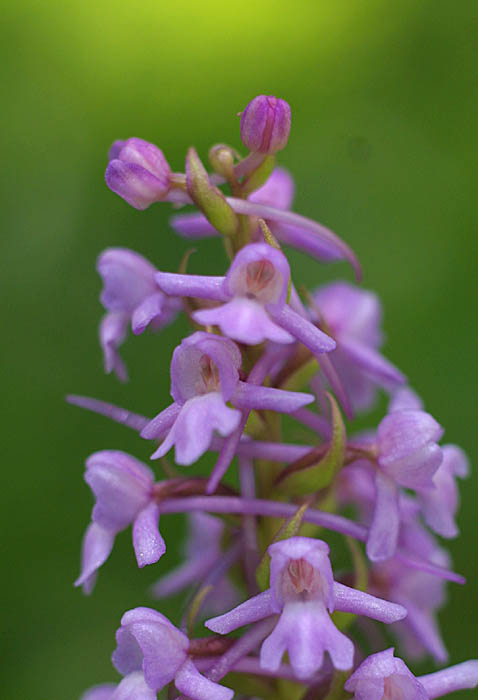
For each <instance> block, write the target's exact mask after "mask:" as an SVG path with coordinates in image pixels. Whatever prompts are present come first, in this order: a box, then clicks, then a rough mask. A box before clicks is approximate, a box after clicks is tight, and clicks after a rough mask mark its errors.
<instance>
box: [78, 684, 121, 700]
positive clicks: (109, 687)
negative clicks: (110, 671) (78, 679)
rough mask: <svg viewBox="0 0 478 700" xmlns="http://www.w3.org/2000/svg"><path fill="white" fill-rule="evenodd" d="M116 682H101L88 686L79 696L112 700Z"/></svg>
mask: <svg viewBox="0 0 478 700" xmlns="http://www.w3.org/2000/svg"><path fill="white" fill-rule="evenodd" d="M116 688H117V686H116V683H102V684H101V685H95V686H94V688H90V689H89V690H87V691H86V692H85V693H83V695H82V696H81V698H80V700H112V697H113V693H114V691H115V690H116Z"/></svg>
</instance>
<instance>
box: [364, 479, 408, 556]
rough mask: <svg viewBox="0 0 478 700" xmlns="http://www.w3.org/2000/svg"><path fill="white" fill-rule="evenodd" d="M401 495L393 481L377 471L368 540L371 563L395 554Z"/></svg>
mask: <svg viewBox="0 0 478 700" xmlns="http://www.w3.org/2000/svg"><path fill="white" fill-rule="evenodd" d="M398 499H399V493H398V488H397V485H396V484H395V482H394V481H393V479H390V478H389V477H388V476H386V474H382V473H380V472H379V471H377V473H376V476H375V506H374V512H373V519H372V523H371V525H370V530H369V534H368V538H367V556H368V558H369V559H370V560H371V561H383V560H385V559H389V558H390V557H392V556H393V555H394V553H395V550H396V549H397V542H398V531H399V527H400V511H399V500H398Z"/></svg>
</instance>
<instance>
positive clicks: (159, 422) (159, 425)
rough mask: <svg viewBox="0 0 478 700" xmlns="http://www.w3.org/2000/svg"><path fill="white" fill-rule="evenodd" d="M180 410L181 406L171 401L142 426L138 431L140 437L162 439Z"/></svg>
mask: <svg viewBox="0 0 478 700" xmlns="http://www.w3.org/2000/svg"><path fill="white" fill-rule="evenodd" d="M180 411H181V406H179V404H177V403H176V402H174V403H172V404H171V405H170V406H168V407H167V408H165V409H164V411H161V412H160V413H158V415H157V416H155V417H154V418H153V419H152V420H151V421H149V423H148V424H147V425H145V426H144V428H143V429H142V430H141V433H140V435H141V437H142V438H144V439H145V440H162V439H163V438H164V436H165V435H166V434H167V433H168V431H169V429H170V428H171V426H172V425H173V424H174V421H175V420H176V418H177V417H178V415H179V413H180Z"/></svg>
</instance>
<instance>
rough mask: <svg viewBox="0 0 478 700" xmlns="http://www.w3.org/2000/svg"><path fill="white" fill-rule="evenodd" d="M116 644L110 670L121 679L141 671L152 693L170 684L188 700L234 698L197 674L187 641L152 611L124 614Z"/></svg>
mask: <svg viewBox="0 0 478 700" xmlns="http://www.w3.org/2000/svg"><path fill="white" fill-rule="evenodd" d="M116 641H117V644H118V646H117V647H116V650H115V651H114V653H113V664H114V666H115V667H116V668H117V669H118V671H119V672H120V673H121V674H123V675H125V676H128V675H129V674H132V673H134V672H135V671H136V672H137V671H143V672H144V679H145V681H146V684H147V686H148V687H149V688H151V689H152V690H154V691H155V692H159V691H160V690H162V689H163V688H164V687H165V686H166V685H168V683H171V681H174V684H175V686H176V688H177V689H178V690H179V691H180V692H181V693H185V694H186V695H187V697H188V698H191V700H209V699H210V700H231V698H232V696H233V695H234V693H233V691H232V690H230V689H229V688H225V687H224V686H220V685H218V684H217V683H213V682H212V681H210V680H208V679H207V678H205V677H204V676H202V675H201V674H200V673H199V672H198V670H197V669H196V667H195V666H194V664H193V662H192V661H191V660H190V659H189V657H188V650H189V639H188V638H187V637H186V635H185V634H183V633H182V632H180V631H179V630H178V629H177V628H176V627H174V625H173V624H172V623H171V622H170V621H169V620H168V618H167V617H165V616H164V615H161V613H159V612H157V611H156V610H152V609H151V608H135V609H134V610H129V611H128V612H127V613H125V614H124V615H123V617H122V619H121V627H120V628H119V629H118V631H117V633H116ZM131 697H135V696H131Z"/></svg>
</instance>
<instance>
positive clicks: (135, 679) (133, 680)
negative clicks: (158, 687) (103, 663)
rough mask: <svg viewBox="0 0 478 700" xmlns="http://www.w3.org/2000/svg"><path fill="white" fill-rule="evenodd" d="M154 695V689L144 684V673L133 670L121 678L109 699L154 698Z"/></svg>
mask: <svg viewBox="0 0 478 700" xmlns="http://www.w3.org/2000/svg"><path fill="white" fill-rule="evenodd" d="M156 697H157V694H156V691H154V690H152V689H151V688H150V687H149V686H148V685H147V684H146V681H145V679H144V673H143V672H142V671H133V673H130V674H129V675H128V676H125V678H123V680H122V681H121V683H120V684H119V685H118V687H117V688H116V690H115V692H114V693H113V695H112V696H111V700H156Z"/></svg>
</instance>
